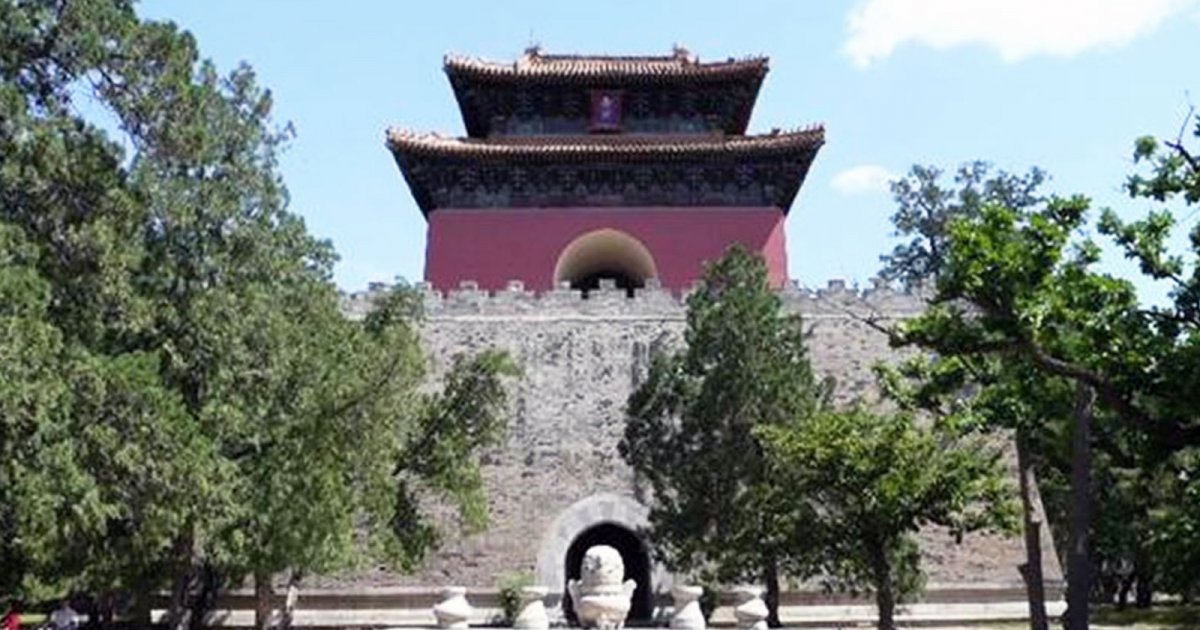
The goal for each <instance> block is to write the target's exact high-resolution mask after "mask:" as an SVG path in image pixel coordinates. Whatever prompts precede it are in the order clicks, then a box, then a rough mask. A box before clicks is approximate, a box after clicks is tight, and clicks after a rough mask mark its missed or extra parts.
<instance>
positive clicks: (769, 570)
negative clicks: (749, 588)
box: [763, 558, 783, 628]
mask: <svg viewBox="0 0 1200 630" xmlns="http://www.w3.org/2000/svg"><path fill="white" fill-rule="evenodd" d="M763 581H765V582H766V586H767V594H766V598H765V599H764V602H765V603H766V604H767V625H768V626H769V627H772V628H782V627H783V622H781V621H780V620H779V564H778V563H777V562H775V558H768V559H767V566H766V568H765V569H764V571H763Z"/></svg>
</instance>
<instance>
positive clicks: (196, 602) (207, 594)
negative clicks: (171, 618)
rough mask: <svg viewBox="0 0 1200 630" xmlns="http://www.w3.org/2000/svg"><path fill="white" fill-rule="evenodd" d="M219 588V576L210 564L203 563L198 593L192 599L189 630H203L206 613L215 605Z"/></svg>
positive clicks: (205, 623) (205, 624)
mask: <svg viewBox="0 0 1200 630" xmlns="http://www.w3.org/2000/svg"><path fill="white" fill-rule="evenodd" d="M220 588H221V576H220V574H218V573H217V570H216V569H215V568H214V567H213V566H212V564H210V563H208V562H205V563H204V564H203V565H201V567H200V579H199V589H198V590H199V592H198V593H197V594H196V596H195V597H194V598H192V611H191V620H190V621H191V625H190V626H189V627H190V628H191V630H205V628H206V626H207V624H208V613H209V611H211V610H212V609H213V607H214V606H215V605H216V603H217V595H218V594H219V591H220Z"/></svg>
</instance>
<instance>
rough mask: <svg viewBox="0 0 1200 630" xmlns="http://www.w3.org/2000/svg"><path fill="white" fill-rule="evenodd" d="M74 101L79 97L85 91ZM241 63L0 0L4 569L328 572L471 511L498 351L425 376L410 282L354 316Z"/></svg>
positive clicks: (493, 412) (88, 578) (510, 370)
mask: <svg viewBox="0 0 1200 630" xmlns="http://www.w3.org/2000/svg"><path fill="white" fill-rule="evenodd" d="M85 101H86V102H87V106H86V107H81V106H80V103H82V102H85ZM271 109H272V99H271V94H270V92H269V91H267V90H264V89H263V88H261V87H259V86H258V84H257V81H256V79H255V76H254V73H253V71H252V70H251V69H250V68H249V67H246V66H242V67H239V68H237V69H235V70H233V71H232V72H230V73H229V74H224V75H223V74H221V73H219V72H218V71H217V69H216V68H215V66H214V65H213V64H212V63H211V62H208V61H204V60H201V58H200V56H199V53H198V50H197V45H196V42H195V40H194V39H193V38H192V36H191V35H190V34H188V33H186V32H185V31H181V30H180V29H178V28H177V27H176V26H175V25H173V24H170V23H159V22H151V21H145V20H142V19H140V18H139V17H138V16H137V15H136V13H135V12H134V9H133V6H132V2H125V1H120V0H83V1H79V2H57V1H52V0H39V1H32V2H17V1H15V0H6V1H0V297H3V300H2V303H0V565H3V566H4V567H5V570H4V571H3V572H2V574H0V591H3V592H5V593H12V594H16V595H17V596H24V597H28V598H39V597H44V596H48V595H53V594H60V593H62V592H65V591H67V590H71V589H81V590H88V591H91V592H107V591H114V590H119V589H130V590H135V591H140V592H148V589H151V588H158V587H161V586H171V587H172V589H173V598H172V603H171V611H170V613H171V614H170V617H171V618H170V620H169V621H170V622H171V623H172V624H174V625H179V624H182V623H184V622H185V621H186V617H187V616H186V614H185V611H186V610H188V609H189V608H191V607H192V604H193V603H195V602H197V601H201V600H203V594H204V593H205V592H206V591H211V588H212V587H213V586H214V585H216V584H219V583H220V582H221V580H237V579H240V578H241V577H242V576H245V575H253V576H255V577H256V578H258V581H260V582H261V581H262V580H264V579H266V580H269V579H270V576H271V575H273V574H275V573H278V572H282V571H285V570H290V571H292V572H296V573H303V572H307V571H324V570H330V569H333V568H336V567H342V566H347V565H350V564H353V563H354V562H355V561H356V560H358V559H360V558H362V557H364V556H365V555H370V554H381V555H382V557H385V558H387V559H389V560H390V561H392V562H394V563H395V564H396V565H397V566H400V567H411V566H412V565H413V563H415V562H416V561H417V560H418V559H419V558H420V557H421V555H422V554H423V553H424V552H425V551H426V550H427V549H428V548H429V546H430V545H431V544H433V543H435V542H436V536H434V534H433V531H432V530H431V529H430V526H429V525H428V524H426V523H425V522H424V521H422V520H421V519H420V516H421V513H420V510H419V509H418V507H417V506H418V505H419V504H418V500H417V494H418V493H420V492H422V491H424V490H432V491H436V492H442V493H445V494H447V495H449V496H450V497H451V498H452V499H453V500H454V501H455V502H456V503H457V504H458V505H460V506H461V508H462V510H463V516H464V523H466V524H468V525H471V526H479V525H481V524H482V523H483V521H484V520H485V512H484V507H485V505H486V504H485V503H484V502H483V501H482V499H481V494H480V493H481V492H482V485H481V483H480V476H479V471H478V468H477V464H476V463H475V460H474V459H473V458H472V457H471V454H472V453H473V452H476V451H478V449H480V448H484V447H487V446H489V445H491V444H494V443H495V442H496V440H498V439H499V438H500V436H501V435H502V433H503V424H504V422H503V412H504V407H505V396H504V391H505V390H504V387H503V386H502V383H501V380H502V379H503V378H504V377H505V376H508V375H512V374H514V373H515V369H514V367H513V365H512V364H511V362H510V361H509V360H508V359H507V358H506V357H505V356H504V355H502V354H498V353H494V352H486V353H483V354H481V355H479V356H477V357H464V358H462V359H461V360H459V361H458V362H457V363H456V365H455V366H453V367H452V369H451V370H450V372H449V374H448V376H447V377H446V386H445V389H444V390H443V391H441V392H436V391H435V392H432V393H430V392H429V391H427V390H425V389H424V388H423V385H424V383H425V381H426V380H427V378H428V377H429V374H428V371H427V359H426V357H425V356H424V354H423V353H422V351H421V349H420V347H419V338H418V334H417V329H416V323H417V321H418V320H419V317H420V309H419V300H417V299H415V298H414V296H413V295H411V294H410V293H409V292H407V291H406V290H404V289H403V288H399V289H397V290H396V291H395V292H394V293H393V294H391V295H390V296H388V297H387V298H386V299H384V300H382V301H381V303H380V304H378V306H377V308H376V310H375V311H374V312H373V313H371V314H370V315H369V316H368V317H367V318H366V319H365V321H362V322H355V321H349V320H347V319H346V318H345V317H344V316H343V314H342V312H341V310H340V296H339V293H338V290H337V287H336V286H335V285H334V284H333V282H332V280H331V277H332V268H333V264H334V262H335V260H336V255H335V253H334V251H333V248H332V247H331V246H330V244H329V243H328V242H325V241H322V240H319V239H317V238H315V237H313V236H312V235H310V234H309V232H308V231H307V228H306V227H305V225H304V222H303V221H302V220H301V218H300V217H299V216H298V215H297V214H295V213H293V212H292V211H291V210H290V209H289V207H288V202H289V199H288V195H287V190H286V188H285V186H284V183H283V181H282V179H281V177H280V174H279V172H278V155H279V152H280V151H281V150H282V149H283V147H284V146H285V145H286V143H287V142H288V141H289V139H290V138H291V135H292V134H291V130H290V128H289V127H287V126H284V127H279V126H277V125H276V124H275V123H273V122H272V119H271Z"/></svg>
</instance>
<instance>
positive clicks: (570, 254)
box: [554, 228, 658, 298]
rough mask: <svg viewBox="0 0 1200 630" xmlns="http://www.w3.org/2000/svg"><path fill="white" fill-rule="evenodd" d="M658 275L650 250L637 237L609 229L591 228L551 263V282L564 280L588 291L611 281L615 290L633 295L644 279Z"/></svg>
mask: <svg viewBox="0 0 1200 630" xmlns="http://www.w3.org/2000/svg"><path fill="white" fill-rule="evenodd" d="M656 277H658V269H657V267H656V266H655V264H654V257H653V256H652V255H651V254H650V250H648V249H646V246H645V245H643V244H642V242H641V241H639V240H637V239H636V238H634V237H632V236H630V235H628V234H626V233H624V232H621V231H619V230H614V229H611V228H604V229H599V230H593V231H591V232H588V233H586V234H584V235H582V236H579V237H577V238H576V239H575V240H573V241H571V242H570V243H569V244H568V245H567V246H566V247H565V248H563V251H562V253H560V254H559V256H558V262H556V263H555V265H554V281H555V282H556V283H557V282H567V283H568V284H569V285H570V287H571V288H572V289H576V290H580V291H582V292H583V296H584V297H585V298H586V297H587V296H588V293H589V292H591V291H594V290H596V289H598V288H600V282H601V281H602V280H612V281H613V283H614V284H615V285H616V287H617V288H618V289H621V290H623V291H625V294H626V295H627V296H629V297H633V292H634V290H635V289H640V288H642V287H644V286H645V285H646V279H647V278H656Z"/></svg>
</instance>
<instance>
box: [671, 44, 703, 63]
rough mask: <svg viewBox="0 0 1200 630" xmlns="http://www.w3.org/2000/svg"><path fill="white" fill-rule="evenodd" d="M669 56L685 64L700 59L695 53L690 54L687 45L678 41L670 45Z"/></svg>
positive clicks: (696, 61)
mask: <svg viewBox="0 0 1200 630" xmlns="http://www.w3.org/2000/svg"><path fill="white" fill-rule="evenodd" d="M671 56H672V57H674V58H676V59H678V60H679V61H682V62H683V63H685V64H696V63H698V62H699V61H700V59H699V58H698V57H697V56H696V55H693V54H692V51H690V50H688V49H687V46H684V45H683V44H680V43H679V42H676V43H675V44H674V45H672V46H671Z"/></svg>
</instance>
